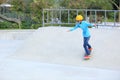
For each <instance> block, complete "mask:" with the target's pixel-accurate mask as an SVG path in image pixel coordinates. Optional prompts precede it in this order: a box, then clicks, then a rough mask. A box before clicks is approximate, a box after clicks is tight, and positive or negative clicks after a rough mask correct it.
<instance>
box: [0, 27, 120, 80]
mask: <svg viewBox="0 0 120 80" xmlns="http://www.w3.org/2000/svg"><path fill="white" fill-rule="evenodd" d="M70 28H71V27H58V26H56V27H55V26H49V27H41V28H39V29H37V30H27V31H11V32H10V31H4V32H5V34H4V35H3V36H1V38H0V39H1V40H0V44H1V45H0V47H1V49H0V57H1V59H0V80H80V79H81V80H119V79H120V76H119V75H120V56H119V55H120V54H119V52H120V48H119V45H120V40H119V34H120V29H119V28H91V29H90V32H91V35H92V36H91V39H90V43H91V45H92V47H93V51H92V53H91V54H92V55H91V56H92V57H91V59H90V60H87V61H86V60H84V59H83V56H84V53H85V52H84V49H83V42H82V41H83V38H82V34H81V32H82V31H81V30H80V29H77V30H75V31H73V32H66V31H67V30H68V29H70ZM7 33H9V34H7ZM0 34H3V32H1V33H0Z"/></svg>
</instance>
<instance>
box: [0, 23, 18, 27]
mask: <svg viewBox="0 0 120 80" xmlns="http://www.w3.org/2000/svg"><path fill="white" fill-rule="evenodd" d="M17 28H18V25H17V24H16V23H11V22H7V21H4V22H0V29H17Z"/></svg>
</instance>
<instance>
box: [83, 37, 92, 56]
mask: <svg viewBox="0 0 120 80" xmlns="http://www.w3.org/2000/svg"><path fill="white" fill-rule="evenodd" d="M89 39H90V37H84V43H83V47H84V49H85V52H86V55H90V51H89V48H91V45H90V44H89V43H88V42H89Z"/></svg>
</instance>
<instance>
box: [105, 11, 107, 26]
mask: <svg viewBox="0 0 120 80" xmlns="http://www.w3.org/2000/svg"><path fill="white" fill-rule="evenodd" d="M106 21H107V15H106V10H105V26H106Z"/></svg>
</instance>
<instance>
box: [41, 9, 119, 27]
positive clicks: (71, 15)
mask: <svg viewBox="0 0 120 80" xmlns="http://www.w3.org/2000/svg"><path fill="white" fill-rule="evenodd" d="M78 14H81V15H83V16H84V20H87V21H88V22H91V23H95V24H97V25H98V27H120V17H119V16H120V10H88V9H44V10H43V26H50V25H52V26H54V25H59V26H66V25H69V26H70V25H72V24H75V17H76V15H78Z"/></svg>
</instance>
